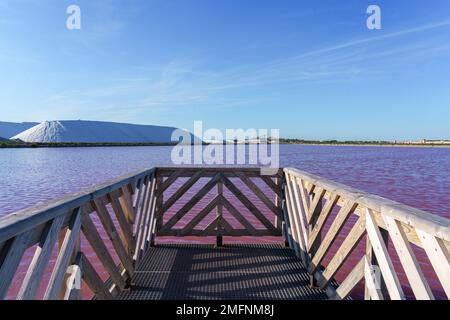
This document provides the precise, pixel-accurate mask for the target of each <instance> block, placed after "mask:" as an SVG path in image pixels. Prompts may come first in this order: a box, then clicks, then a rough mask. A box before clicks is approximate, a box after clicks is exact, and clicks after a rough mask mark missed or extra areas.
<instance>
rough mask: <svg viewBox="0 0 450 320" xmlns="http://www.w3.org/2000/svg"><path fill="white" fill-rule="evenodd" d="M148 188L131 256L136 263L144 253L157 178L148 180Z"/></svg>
mask: <svg viewBox="0 0 450 320" xmlns="http://www.w3.org/2000/svg"><path fill="white" fill-rule="evenodd" d="M149 184H150V186H149V188H148V189H149V190H148V192H147V194H146V197H145V200H144V205H143V212H142V216H143V217H142V222H141V223H140V225H139V227H138V233H137V237H136V245H135V253H134V256H133V260H134V261H135V262H136V263H137V261H139V259H140V258H141V256H142V255H143V253H144V249H145V244H146V235H147V234H148V232H149V231H148V230H149V229H150V224H151V219H152V213H153V212H154V208H155V203H156V184H157V178H156V177H153V179H152V180H151V181H149Z"/></svg>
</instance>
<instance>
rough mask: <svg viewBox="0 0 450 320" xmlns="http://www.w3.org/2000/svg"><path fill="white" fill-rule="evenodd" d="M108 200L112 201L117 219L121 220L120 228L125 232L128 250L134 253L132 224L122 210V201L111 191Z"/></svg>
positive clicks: (124, 236)
mask: <svg viewBox="0 0 450 320" xmlns="http://www.w3.org/2000/svg"><path fill="white" fill-rule="evenodd" d="M107 198H108V200H109V201H110V203H111V206H112V208H113V211H114V214H115V215H116V218H117V221H118V222H119V225H120V229H121V230H122V234H123V239H122V240H123V242H124V245H125V247H126V249H127V251H128V252H130V253H132V251H133V249H134V244H133V231H132V228H131V224H130V223H129V222H128V221H127V219H126V216H125V213H124V212H123V210H122V207H121V206H120V202H119V200H118V198H117V197H116V196H115V195H113V194H111V193H109V194H108V195H107Z"/></svg>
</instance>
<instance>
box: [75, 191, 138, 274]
mask: <svg viewBox="0 0 450 320" xmlns="http://www.w3.org/2000/svg"><path fill="white" fill-rule="evenodd" d="M91 203H92V206H93V207H94V209H95V211H96V212H97V215H98V217H99V218H100V221H101V223H102V225H103V228H104V229H105V231H106V234H107V235H108V238H109V240H111V243H112V245H113V247H114V249H115V250H116V253H117V256H118V257H119V259H120V261H121V262H122V264H123V266H124V267H125V269H126V270H127V271H128V274H129V275H132V274H133V271H134V268H133V263H132V262H131V259H130V257H129V256H128V254H127V251H126V249H125V246H124V244H123V243H122V241H121V239H120V235H119V232H118V231H117V229H116V227H115V225H114V222H113V220H112V219H111V216H110V215H109V213H108V210H107V208H106V206H105V204H104V203H103V201H102V200H101V199H95V200H93V201H92V202H91ZM85 220H86V219H83V222H84V221H85Z"/></svg>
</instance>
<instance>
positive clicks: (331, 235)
mask: <svg viewBox="0 0 450 320" xmlns="http://www.w3.org/2000/svg"><path fill="white" fill-rule="evenodd" d="M355 207H356V204H355V203H354V202H353V201H348V202H347V203H346V205H345V206H344V207H342V208H341V210H339V212H338V214H337V215H336V218H335V219H334V221H333V223H332V224H331V226H330V229H329V230H328V232H327V234H326V235H325V238H324V239H323V241H322V243H321V244H320V247H319V248H318V249H317V252H316V253H315V255H314V257H313V258H312V262H311V265H310V266H309V273H310V274H313V273H315V272H316V271H317V269H318V268H319V267H320V265H321V263H322V260H323V258H324V257H325V255H326V254H327V252H328V250H329V249H330V247H331V245H332V244H333V242H334V240H335V239H336V237H337V235H338V234H339V232H340V231H341V230H342V228H343V227H344V224H345V222H346V221H347V219H348V218H349V216H350V213H351V212H352V211H353V210H354V209H355Z"/></svg>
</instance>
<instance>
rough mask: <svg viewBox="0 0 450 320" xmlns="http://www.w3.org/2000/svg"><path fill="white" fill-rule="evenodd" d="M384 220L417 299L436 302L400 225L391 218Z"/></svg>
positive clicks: (385, 217) (387, 217) (386, 217)
mask: <svg viewBox="0 0 450 320" xmlns="http://www.w3.org/2000/svg"><path fill="white" fill-rule="evenodd" d="M383 219H384V222H385V223H386V227H387V228H388V231H389V235H390V236H391V239H392V243H393V244H394V247H395V250H396V251H397V254H398V257H399V259H400V262H401V263H402V266H403V270H404V271H405V274H406V276H407V278H408V281H409V283H410V285H411V289H412V290H413V292H414V295H415V297H416V299H418V300H430V299H432V300H434V296H433V292H432V291H431V289H430V286H429V285H428V282H427V280H426V278H425V275H424V274H423V272H422V269H421V268H420V265H419V262H418V261H417V258H416V256H415V254H414V252H413V250H412V248H411V246H410V244H409V241H408V239H407V237H406V235H405V232H404V231H403V229H402V228H401V225H400V223H399V222H398V221H396V220H395V219H393V218H392V217H389V216H383Z"/></svg>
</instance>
